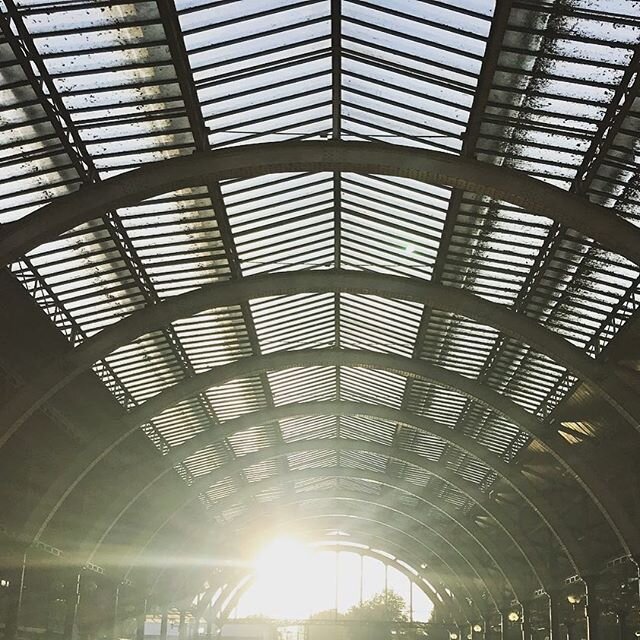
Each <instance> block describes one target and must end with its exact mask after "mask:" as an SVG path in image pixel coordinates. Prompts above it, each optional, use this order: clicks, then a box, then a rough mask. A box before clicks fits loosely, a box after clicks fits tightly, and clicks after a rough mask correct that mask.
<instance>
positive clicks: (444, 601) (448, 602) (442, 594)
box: [218, 527, 475, 622]
mask: <svg viewBox="0 0 640 640" xmlns="http://www.w3.org/2000/svg"><path fill="white" fill-rule="evenodd" d="M312 530H313V528H312V527H305V532H306V531H312ZM362 539H367V540H369V543H367V544H370V543H371V541H374V540H375V537H373V536H368V535H365V536H363V538H362ZM384 544H385V546H386V550H388V551H389V552H391V553H395V554H396V559H392V558H389V557H388V556H387V555H383V554H381V553H379V552H377V551H376V550H375V549H371V548H369V549H367V550H365V549H361V548H357V547H350V546H349V545H348V544H347V545H345V544H340V542H339V541H336V542H335V544H332V545H324V544H323V545H321V546H319V548H320V549H322V551H336V552H339V551H346V552H352V553H357V554H358V555H361V556H367V557H371V558H375V559H376V560H380V561H381V562H383V563H384V564H386V565H389V566H391V567H393V568H394V569H396V570H397V571H399V572H400V573H402V574H404V575H405V576H406V577H407V578H408V579H409V580H410V581H411V582H412V583H415V584H416V585H417V587H418V588H419V589H420V590H421V591H422V592H423V593H424V594H425V596H426V597H427V598H428V599H429V600H430V601H431V602H433V604H434V606H436V605H438V606H444V608H445V609H446V610H447V612H448V613H449V614H450V615H451V616H452V617H453V618H455V619H456V620H457V619H463V620H466V621H467V622H471V621H472V620H474V619H475V618H474V617H473V614H472V610H471V607H470V606H469V604H468V602H467V601H466V600H465V599H464V598H462V599H458V598H452V597H451V596H449V594H448V593H447V592H446V591H445V588H442V587H443V585H442V584H441V583H440V582H439V581H438V580H433V579H430V580H429V582H430V583H431V584H432V586H434V588H435V589H436V594H437V596H439V599H441V600H440V601H439V602H434V600H433V594H432V593H431V594H430V593H428V592H427V591H426V590H425V589H424V588H423V587H422V585H421V584H420V583H419V582H418V581H417V580H416V578H417V576H415V575H414V574H413V573H411V571H409V570H408V569H407V568H406V567H404V566H403V565H402V564H400V562H397V560H400V561H401V562H405V563H406V564H408V565H409V566H412V564H413V565H414V563H415V561H416V560H418V559H417V558H416V557H415V556H413V554H412V553H411V552H409V551H407V550H406V549H403V548H402V547H401V546H399V545H394V544H391V543H389V542H388V541H384ZM398 550H399V551H400V553H399V554H398ZM408 558H410V559H412V560H413V561H414V563H412V562H411V561H407V559H408ZM418 566H419V565H418ZM414 568H415V565H414ZM247 578H249V579H248V580H247ZM242 580H246V582H245V584H242V585H240V582H241V581H242ZM434 582H435V584H434ZM251 584H253V580H252V579H251V574H250V572H247V573H245V574H244V575H243V576H241V577H240V579H239V580H238V581H237V582H236V584H235V585H233V587H232V588H233V589H235V588H237V589H238V591H237V592H236V593H234V594H233V596H232V598H231V599H230V601H229V603H228V604H225V606H224V607H223V608H222V610H221V611H220V618H221V620H222V621H224V620H225V619H226V618H227V617H228V615H229V614H230V613H231V612H232V611H233V609H234V608H235V607H236V606H237V602H238V600H239V599H240V598H241V597H242V594H243V593H244V592H245V591H246V590H247V589H248V588H249V587H250V586H251ZM436 585H438V586H440V587H441V588H440V589H438V588H437V587H436ZM446 588H448V587H446ZM221 597H225V596H224V595H222V594H221ZM218 601H219V600H218ZM461 603H464V604H465V605H466V607H465V611H463V610H462V608H461V606H460V605H461ZM458 616H460V618H459V617H458Z"/></svg>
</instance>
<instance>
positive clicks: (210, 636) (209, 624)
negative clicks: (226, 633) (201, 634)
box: [207, 620, 213, 640]
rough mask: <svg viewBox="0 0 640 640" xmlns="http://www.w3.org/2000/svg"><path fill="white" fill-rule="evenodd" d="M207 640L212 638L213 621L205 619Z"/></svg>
mask: <svg viewBox="0 0 640 640" xmlns="http://www.w3.org/2000/svg"><path fill="white" fill-rule="evenodd" d="M207 640H213V622H211V620H207Z"/></svg>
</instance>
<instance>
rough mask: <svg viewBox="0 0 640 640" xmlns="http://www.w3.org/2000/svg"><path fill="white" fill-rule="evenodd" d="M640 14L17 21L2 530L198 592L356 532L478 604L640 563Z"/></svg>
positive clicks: (71, 9)
mask: <svg viewBox="0 0 640 640" xmlns="http://www.w3.org/2000/svg"><path fill="white" fill-rule="evenodd" d="M630 5H633V8H632V9H631V10H630V8H629V7H630ZM639 16H640V3H637V2H622V1H617V0H602V1H601V2H595V3H594V2H590V1H588V0H563V1H560V0H556V1H544V2H543V1H539V0H538V1H535V2H533V1H531V2H529V1H526V0H524V1H516V0H513V1H501V0H497V2H496V3H493V2H490V1H488V0H482V1H477V0H473V1H472V0H456V1H455V2H439V1H436V0H406V1H405V2H394V1H393V0H375V1H367V0H300V1H298V2H287V1H284V0H255V1H254V0H236V1H230V0H219V1H211V2H203V1H202V0H197V1H194V0H148V1H147V0H141V1H136V0H129V1H120V0H112V1H109V2H106V1H102V0H93V1H92V2H83V1H81V0H72V1H70V2H62V0H58V1H56V0H0V28H1V35H0V82H1V86H0V127H1V128H2V140H1V142H0V154H1V155H0V163H1V166H2V172H1V174H0V223H1V226H0V256H1V257H2V261H3V264H4V265H6V267H5V269H4V271H3V272H2V273H1V274H0V282H1V285H0V291H1V295H2V311H1V313H0V344H1V345H2V350H1V352H0V366H1V368H2V371H3V374H4V377H3V380H2V393H3V400H4V401H3V404H2V407H1V408H0V425H1V431H0V444H1V448H0V477H1V478H2V485H1V488H0V492H1V493H0V495H1V496H2V503H3V505H5V506H4V507H3V509H2V515H1V516H0V525H2V527H3V529H2V530H3V531H4V533H5V537H7V538H10V539H12V540H14V541H19V543H20V544H22V545H24V546H25V548H29V549H30V550H34V549H35V550H38V553H40V552H42V553H49V554H51V553H53V554H57V555H58V556H61V557H63V558H65V559H66V560H67V564H70V565H73V566H77V567H88V568H89V569H90V570H93V571H94V572H96V573H99V574H101V575H105V576H108V577H110V578H112V579H115V580H117V581H121V580H123V579H125V580H126V581H127V583H128V584H131V585H134V586H135V585H143V587H142V588H143V589H144V590H145V591H149V590H151V591H152V593H154V594H160V595H161V596H162V597H165V598H167V597H168V598H170V594H172V593H177V591H179V592H180V594H181V595H183V594H184V593H186V594H189V593H191V594H195V593H197V592H198V591H199V590H200V589H201V588H202V584H203V581H204V580H205V579H207V575H208V572H210V571H211V563H210V562H209V561H204V560H202V559H203V558H204V559H207V558H213V557H216V558H220V557H227V558H237V557H240V555H241V553H242V549H243V544H245V543H246V544H248V542H247V540H249V539H253V538H255V537H256V529H258V530H262V529H264V530H267V529H268V528H269V527H271V526H274V527H277V526H278V523H280V525H281V526H283V523H285V522H286V523H292V524H289V525H287V526H292V527H293V526H295V527H297V528H299V529H300V530H301V531H307V532H308V534H309V535H312V536H315V537H318V538H322V537H323V536H326V535H329V534H331V532H335V531H336V530H337V529H339V530H341V531H343V533H347V534H350V535H351V536H352V537H353V539H354V540H358V539H362V540H364V539H366V538H367V534H370V535H372V536H375V537H376V540H377V541H378V544H380V542H379V541H380V540H383V541H384V540H386V544H387V545H388V548H389V549H390V550H396V551H395V552H396V554H398V553H399V554H402V553H403V552H402V549H405V550H406V549H409V550H410V554H411V562H413V564H415V559H416V558H424V559H425V565H426V566H428V567H429V570H428V572H429V571H430V572H431V574H433V573H434V572H435V573H437V575H438V584H441V585H442V589H441V592H442V593H444V591H443V589H445V587H446V589H449V590H450V591H451V593H453V594H457V597H458V598H459V599H462V600H463V601H464V602H465V603H466V604H465V606H467V607H472V608H474V607H475V609H480V608H484V609H486V608H487V607H489V608H493V607H495V608H499V607H501V606H502V605H503V604H504V603H505V602H510V601H511V600H513V599H515V600H520V601H524V600H526V599H527V598H532V597H534V595H535V594H536V593H542V592H545V591H546V592H549V591H551V590H553V589H558V588H560V587H562V585H564V584H565V582H566V583H572V582H573V581H575V579H576V577H585V576H592V575H594V574H603V575H606V574H607V571H610V570H611V567H614V566H617V565H618V564H619V563H620V562H622V563H623V564H624V561H625V560H632V559H633V558H634V557H636V556H637V554H638V553H639V552H640V527H639V526H638V524H639V523H640V518H639V515H640V499H639V496H638V491H637V486H638V481H639V480H640V479H639V478H638V471H637V465H636V464H635V461H636V460H637V454H638V449H639V448H638V442H639V439H638V430H639V429H640V401H639V400H638V391H639V390H640V385H639V383H638V377H637V375H638V374H637V369H638V365H639V362H640V348H638V341H637V339H636V336H637V333H638V331H639V325H638V320H637V314H636V310H637V306H638V284H639V282H640V280H639V278H640V270H639V265H640V230H638V228H637V227H638V221H639V220H640V195H639V194H640V192H639V189H640V171H639V167H640V165H639V162H640V157H639V155H638V154H639V153H640V151H639V150H640V140H639V136H638V125H639V124H640V98H639V97H638V89H639V85H640V75H639V74H638V71H637V70H638V64H639V62H640V17H639ZM256 523H262V525H261V524H256ZM336 523H337V524H336ZM240 541H242V543H241V542H240ZM398 550H400V551H398ZM404 553H406V551H405V552H404ZM196 557H197V558H199V559H200V560H201V561H198V562H194V558H196ZM398 557H401V555H400V556H398ZM427 557H428V560H427ZM411 562H410V564H411ZM432 577H433V575H432ZM178 585H179V586H178Z"/></svg>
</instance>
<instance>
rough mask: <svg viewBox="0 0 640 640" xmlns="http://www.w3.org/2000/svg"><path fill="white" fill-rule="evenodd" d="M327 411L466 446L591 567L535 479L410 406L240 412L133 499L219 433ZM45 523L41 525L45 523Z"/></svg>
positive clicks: (188, 446) (192, 443)
mask: <svg viewBox="0 0 640 640" xmlns="http://www.w3.org/2000/svg"><path fill="white" fill-rule="evenodd" d="M323 415H359V416H370V417H373V418H378V419H381V420H389V421H392V422H398V423H403V424H407V425H409V426H413V427H415V428H416V429H419V430H422V431H425V432H428V433H430V434H432V435H436V436H437V437H439V438H441V439H442V440H444V441H445V442H448V443H450V444H451V445H453V446H454V447H456V448H459V449H461V450H462V451H465V452H466V453H468V454H469V455H471V456H473V457H475V458H477V459H478V460H480V461H482V462H483V463H484V464H486V465H487V466H489V467H490V468H493V469H494V470H495V471H496V473H497V474H498V475H500V476H502V477H503V478H504V479H505V481H506V482H507V483H508V484H509V485H510V486H511V487H512V488H513V489H514V490H515V491H516V493H517V494H518V495H519V496H520V497H521V498H522V499H523V500H524V501H525V502H526V503H528V504H529V505H530V506H531V507H532V508H533V509H534V511H535V512H536V513H537V515H538V517H540V518H541V519H542V521H543V522H544V523H545V524H546V525H547V526H548V527H549V529H550V530H551V531H552V532H553V534H554V535H555V536H556V539H557V540H558V542H559V543H560V546H561V547H562V549H563V551H564V552H565V553H566V554H567V557H568V558H569V559H570V561H571V563H572V564H573V565H574V567H576V569H578V570H577V571H576V573H580V571H581V570H582V568H585V567H587V568H588V567H589V561H588V558H587V557H586V555H585V553H584V550H583V549H582V546H581V545H579V544H577V543H576V540H575V536H574V535H573V534H572V532H571V531H570V529H569V528H568V526H567V523H566V522H565V521H564V518H563V517H562V516H561V514H560V513H558V512H557V511H556V510H555V508H553V507H552V506H551V505H550V504H549V503H548V502H547V500H546V498H544V497H543V496H541V495H540V494H539V493H538V491H537V489H536V488H535V487H534V486H533V485H532V483H531V482H530V481H529V480H528V479H527V478H526V477H525V476H524V475H523V474H522V473H521V472H520V470H518V469H516V468H514V467H513V466H511V465H509V464H507V463H505V462H504V461H503V460H502V459H501V458H499V456H497V455H495V454H493V453H491V452H490V451H488V450H487V449H485V448H484V447H482V446H481V445H479V444H478V443H477V442H476V441H475V440H474V439H473V438H471V437H469V436H466V435H465V434H463V433H459V432H456V431H454V430H452V429H450V428H448V427H447V426H445V425H441V424H439V423H436V422H434V421H432V420H429V419H427V418H424V417H420V416H416V415H413V414H411V413H408V412H406V411H398V410H397V409H392V408H390V407H385V406H380V405H370V404H365V403H357V402H337V401H328V402H308V403H299V404H289V405H283V406H281V407H276V408H274V409H265V410H262V411H257V412H255V413H248V414H245V415H243V416H240V417H238V418H234V419H232V420H229V421H227V422H225V423H224V424H222V425H220V426H219V427H218V428H216V430H215V432H209V431H207V432H201V433H200V434H198V435H196V436H194V437H193V438H191V439H190V440H188V441H187V442H185V443H184V444H182V445H180V446H177V447H175V448H174V449H173V450H172V451H170V452H169V453H168V454H167V455H166V456H164V457H163V463H164V464H165V465H166V468H165V470H164V471H163V472H161V473H160V474H158V475H157V476H156V478H154V479H152V480H150V481H149V482H148V483H147V484H146V486H144V487H142V488H140V490H139V491H138V494H137V496H136V497H134V498H133V500H132V501H131V503H132V502H133V501H134V500H135V499H136V498H137V497H138V496H141V495H142V494H144V493H145V491H146V490H147V489H148V488H149V487H151V486H152V485H153V484H154V482H156V481H157V480H158V479H160V478H161V477H163V476H164V475H165V474H166V473H169V472H170V471H171V470H172V469H173V465H174V464H175V463H176V462H178V461H181V460H184V459H185V458H187V457H188V456H190V455H192V454H193V453H195V452H196V451H198V450H200V449H201V448H203V447H206V446H209V445H211V444H212V443H214V442H216V441H219V440H220V439H221V438H224V437H227V436H229V435H231V434H233V433H236V432H238V431H242V430H245V429H249V428H252V427H253V426H255V425H256V424H263V423H266V422H270V421H272V420H280V419H285V418H292V417H297V416H323ZM45 526H46V523H45V524H44V525H43V527H42V528H41V530H40V532H39V533H41V532H42V530H43V529H44V527H45Z"/></svg>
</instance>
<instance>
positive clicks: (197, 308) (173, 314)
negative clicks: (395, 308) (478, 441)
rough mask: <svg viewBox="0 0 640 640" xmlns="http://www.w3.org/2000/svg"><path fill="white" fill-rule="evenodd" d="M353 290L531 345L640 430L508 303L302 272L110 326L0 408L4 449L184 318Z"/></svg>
mask: <svg viewBox="0 0 640 640" xmlns="http://www.w3.org/2000/svg"><path fill="white" fill-rule="evenodd" d="M338 291H342V292H349V293H356V294H357V293H361V294H368V295H377V296H380V297H385V298H393V299H400V300H408V301H413V302H417V303H422V304H429V305H430V306H432V307H437V308H438V309H442V310H444V311H448V312H451V313H455V314H457V315H461V316H464V317H467V318H471V319H473V320H475V321H477V322H479V323H481V324H485V325H488V326H491V327H494V328H495V329H498V330H499V331H501V332H503V333H505V334H507V335H508V336H510V337H512V338H514V339H516V340H519V341H522V342H525V343H526V344H528V345H530V346H531V347H532V348H534V349H536V350H538V351H539V352H540V353H542V354H544V355H546V356H548V357H549V358H551V359H552V360H555V361H556V362H558V363H560V364H562V365H563V366H564V367H566V368H567V369H569V370H570V371H571V372H573V373H574V374H575V375H576V377H578V378H580V379H582V380H583V381H584V382H586V383H588V384H589V385H590V386H591V387H593V388H594V389H596V390H597V391H598V392H599V393H600V394H601V395H602V396H603V398H604V399H605V400H607V401H608V402H609V404H610V405H611V406H612V407H613V408H614V409H616V411H617V412H618V413H619V414H620V415H621V417H623V418H624V419H625V420H626V421H627V422H628V423H629V424H631V425H633V426H634V427H635V428H636V429H637V430H639V431H640V401H639V400H638V398H637V394H636V393H635V392H634V391H633V390H631V389H630V388H629V387H628V386H627V385H626V383H625V382H624V381H622V380H621V379H620V378H619V377H618V376H617V374H616V371H615V368H614V367H612V366H611V365H609V364H607V363H604V362H598V361H594V360H593V359H591V358H589V357H588V356H587V355H585V354H584V353H583V352H582V351H581V350H580V349H578V348H577V347H575V346H573V345H572V344H571V343H569V342H568V341H567V340H565V339H564V338H562V337H561V336H559V335H558V334H556V333H554V332H553V331H550V330H549V329H546V328H544V327H543V326H541V325H539V324H538V323H537V322H535V321H534V320H531V319H529V318H527V317H526V316H524V315H520V314H517V313H515V312H513V311H511V310H510V309H509V308H507V307H504V306H503V305H499V304H495V303H492V302H489V301H487V300H484V299H483V298H481V297H479V296H476V295H474V294H471V293H468V292H466V291H463V290H460V289H457V288H448V287H444V286H442V285H435V284H432V283H429V282H426V281H423V280H419V279H414V278H403V277H400V276H389V275H380V274H373V273H365V272H354V271H296V272H293V273H278V274H271V275H267V276H250V277H246V278H243V279H242V280H239V281H237V282H218V283H215V284H211V285H207V286H204V287H201V288H200V289H196V290H194V291H191V292H188V293H185V294H182V295H179V296H174V297H171V298H169V299H167V300H165V301H163V302H162V303H159V304H156V305H153V306H150V307H146V308H145V309H142V310H140V311H137V312H134V313H132V314H131V315H130V316H128V317H126V318H124V319H123V320H121V321H119V322H117V323H115V324H113V325H110V326H109V327H107V328H106V329H104V330H103V331H101V332H99V333H97V334H96V335H95V336H93V337H92V338H90V339H88V340H86V341H85V342H84V343H83V344H82V345H81V346H79V347H77V348H76V349H74V350H73V351H71V352H70V353H69V355H68V356H67V357H65V358H61V359H60V360H59V361H57V362H54V363H52V364H51V366H50V367H49V368H47V369H46V370H44V371H43V372H42V373H41V374H40V375H39V376H38V377H37V378H36V379H34V380H33V381H32V383H31V384H30V385H29V386H28V387H26V388H24V389H22V390H20V391H19V392H18V393H17V394H16V395H15V396H14V397H13V398H12V400H11V402H8V403H6V405H5V406H4V407H2V408H1V409H0V424H3V425H6V426H5V430H4V432H3V434H2V435H1V436H0V444H3V443H5V442H6V441H7V440H8V438H9V437H10V436H11V435H12V434H13V433H15V431H17V429H18V428H19V426H20V424H21V423H22V422H24V420H25V419H26V418H27V417H28V416H29V415H31V414H32V413H33V412H34V411H35V410H36V409H37V408H38V407H39V406H41V405H42V404H43V403H44V402H45V401H46V400H47V399H48V398H50V397H51V396H52V395H53V394H54V393H55V392H56V391H58V390H59V389H61V388H62V387H63V386H65V385H66V384H68V383H69V382H70V381H71V380H72V379H73V378H74V377H75V376H77V375H78V374H79V373H80V372H82V371H84V370H85V369H88V368H89V367H91V366H92V365H93V364H94V362H97V361H99V360H101V359H103V358H104V357H106V356H107V355H108V354H109V353H111V352H112V351H114V350H115V349H117V348H118V347H120V346H122V345H125V344H127V343H128V342H131V341H132V340H134V339H136V338H137V337H140V336H141V335H144V334H146V333H149V332H151V331H154V330H156V329H159V328H162V327H164V326H166V325H167V324H169V323H171V322H174V321H175V320H178V319H180V318H185V317H190V316H192V315H194V314H197V313H200V312H202V311H205V310H211V309H215V308H220V307H227V306H232V305H237V304H240V303H242V302H244V301H246V300H251V299H253V298H260V297H267V296H277V295H293V294H299V293H308V292H314V293H316V292H338Z"/></svg>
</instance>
